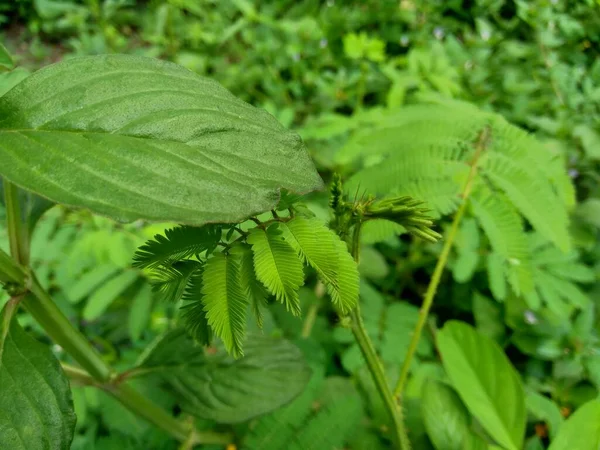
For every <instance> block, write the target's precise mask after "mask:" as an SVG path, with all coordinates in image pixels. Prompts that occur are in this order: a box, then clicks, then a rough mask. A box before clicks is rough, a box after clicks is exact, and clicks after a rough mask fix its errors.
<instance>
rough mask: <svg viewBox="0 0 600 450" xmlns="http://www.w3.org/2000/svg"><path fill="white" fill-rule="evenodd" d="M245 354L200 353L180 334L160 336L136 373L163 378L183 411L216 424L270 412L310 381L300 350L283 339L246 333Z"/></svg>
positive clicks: (181, 332)
mask: <svg viewBox="0 0 600 450" xmlns="http://www.w3.org/2000/svg"><path fill="white" fill-rule="evenodd" d="M244 353H245V356H244V357H243V358H241V359H238V360H233V359H232V358H229V357H226V355H224V354H223V353H222V352H218V353H217V354H216V355H212V356H211V355H204V352H203V350H202V348H201V347H200V346H194V343H193V342H192V341H191V340H190V339H189V338H188V337H187V336H186V335H185V333H184V332H183V331H182V330H173V331H171V332H169V333H167V334H166V335H164V336H162V337H160V338H159V339H158V340H157V341H156V342H155V343H154V344H153V345H152V346H151V348H150V350H149V351H148V352H147V353H146V354H145V355H144V356H143V358H142V360H141V362H140V365H139V369H140V371H142V370H145V371H146V373H150V372H151V373H158V374H160V375H162V376H163V378H164V381H165V383H167V384H168V385H169V386H170V388H171V391H172V392H173V394H174V395H175V396H177V397H178V398H179V399H180V402H181V403H182V408H183V409H184V411H186V412H189V413H190V414H193V415H195V416H198V417H200V418H205V419H209V420H214V421H216V422H218V423H239V422H244V421H246V420H249V419H251V418H253V417H256V416H258V415H261V414H265V413H267V412H269V411H272V410H275V409H277V408H279V407H281V406H283V405H285V404H286V403H288V402H289V401H290V400H292V399H293V398H295V397H296V396H297V395H298V394H300V393H301V392H302V391H303V390H304V388H305V387H306V384H307V382H308V380H309V378H310V372H311V370H310V369H309V367H308V366H307V365H306V362H305V361H304V358H303V356H302V353H301V352H300V350H299V349H298V348H297V347H296V346H294V345H293V344H291V343H290V342H288V341H285V340H283V339H279V338H272V337H267V336H261V335H250V336H248V339H247V340H246V342H245V344H244Z"/></svg>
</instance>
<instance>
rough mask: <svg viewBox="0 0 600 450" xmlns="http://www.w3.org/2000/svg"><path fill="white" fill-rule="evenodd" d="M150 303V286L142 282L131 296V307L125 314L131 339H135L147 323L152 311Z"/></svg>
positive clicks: (151, 299) (151, 301)
mask: <svg viewBox="0 0 600 450" xmlns="http://www.w3.org/2000/svg"><path fill="white" fill-rule="evenodd" d="M152 304H153V296H152V288H151V286H150V285H149V284H146V283H144V284H143V285H142V287H141V288H140V290H139V291H138V292H137V294H135V297H133V300H132V301H131V309H130V311H129V315H128V316H127V327H128V330H129V337H130V338H131V340H132V341H134V342H135V341H137V340H138V339H139V338H140V336H141V335H142V333H143V332H144V329H145V328H146V326H147V325H148V322H149V321H150V314H151V313H152Z"/></svg>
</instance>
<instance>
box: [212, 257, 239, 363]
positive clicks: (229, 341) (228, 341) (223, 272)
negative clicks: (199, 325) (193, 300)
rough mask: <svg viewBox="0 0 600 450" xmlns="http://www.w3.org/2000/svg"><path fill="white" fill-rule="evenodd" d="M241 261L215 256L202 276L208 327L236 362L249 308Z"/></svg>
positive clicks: (235, 258)
mask: <svg viewBox="0 0 600 450" xmlns="http://www.w3.org/2000/svg"><path fill="white" fill-rule="evenodd" d="M240 260H241V257H240V255H235V254H233V253H232V254H229V255H225V254H223V253H217V254H215V255H214V256H213V257H212V258H210V259H209V260H208V261H207V262H206V264H205V265H204V273H203V274H202V302H203V303H204V310H205V311H206V318H207V320H208V324H209V325H210V327H211V328H212V329H213V331H214V332H215V334H216V335H217V336H219V337H220V338H221V340H222V341H223V343H224V344H225V348H226V349H227V352H229V353H230V354H231V355H233V356H234V357H235V358H239V357H240V356H242V355H243V354H244V351H243V349H242V347H243V344H244V336H245V334H246V310H247V306H248V295H247V293H246V292H245V289H244V286H243V285H242V280H241V277H240Z"/></svg>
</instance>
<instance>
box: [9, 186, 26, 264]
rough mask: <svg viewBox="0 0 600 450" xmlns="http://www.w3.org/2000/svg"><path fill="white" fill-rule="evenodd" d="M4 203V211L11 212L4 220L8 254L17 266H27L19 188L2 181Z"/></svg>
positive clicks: (24, 226)
mask: <svg viewBox="0 0 600 450" xmlns="http://www.w3.org/2000/svg"><path fill="white" fill-rule="evenodd" d="M4 202H5V204H6V211H10V212H11V213H10V214H7V218H6V222H7V223H6V225H7V228H8V240H9V243H10V254H11V255H12V257H13V259H14V260H15V261H17V262H18V263H19V264H22V265H23V266H27V264H28V263H29V237H28V236H27V226H26V225H25V224H23V212H22V211H21V204H20V202H19V188H17V187H16V186H15V185H14V184H12V183H11V182H9V181H6V180H4Z"/></svg>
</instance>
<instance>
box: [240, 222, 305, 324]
mask: <svg viewBox="0 0 600 450" xmlns="http://www.w3.org/2000/svg"><path fill="white" fill-rule="evenodd" d="M248 243H249V244H250V245H252V251H253V253H254V271H255V272H256V278H257V279H258V280H259V281H260V282H261V283H262V284H264V285H265V287H266V288H267V289H268V290H269V292H271V293H272V294H273V295H275V298H276V299H277V301H279V302H281V303H283V304H284V305H285V307H286V308H287V310H288V311H291V312H292V314H294V315H299V314H300V299H299V298H298V289H299V288H300V286H302V284H303V283H304V272H303V271H302V261H300V259H298V256H297V255H296V252H295V251H294V249H293V248H292V247H291V246H290V244H288V243H287V242H286V241H284V240H283V237H282V235H281V231H280V230H279V229H278V227H277V224H274V225H271V226H270V227H269V228H268V229H266V230H263V229H262V228H255V229H254V230H252V232H251V233H250V235H249V236H248Z"/></svg>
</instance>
